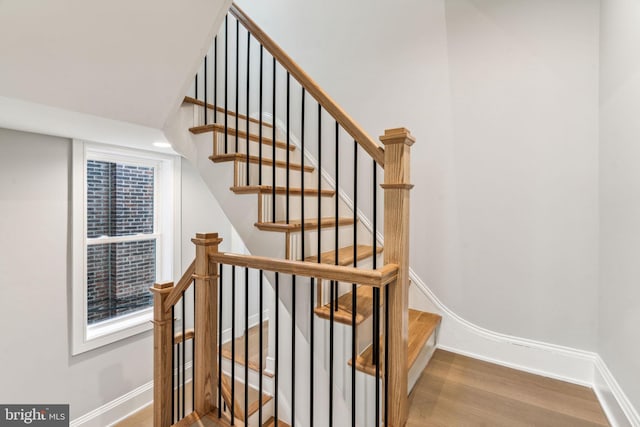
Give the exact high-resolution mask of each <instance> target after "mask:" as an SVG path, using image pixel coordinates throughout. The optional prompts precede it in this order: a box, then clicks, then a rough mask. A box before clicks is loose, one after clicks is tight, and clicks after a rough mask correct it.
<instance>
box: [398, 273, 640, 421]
mask: <svg viewBox="0 0 640 427" xmlns="http://www.w3.org/2000/svg"><path fill="white" fill-rule="evenodd" d="M409 275H410V278H411V281H412V283H413V285H415V286H416V289H417V290H418V291H419V292H420V293H422V294H423V296H425V297H426V299H427V300H428V301H422V302H420V301H415V300H413V301H411V303H412V305H417V306H416V307H415V308H419V309H422V310H429V311H434V312H437V313H439V314H441V315H442V324H441V326H440V332H439V336H438V344H437V347H438V348H441V349H443V350H448V351H452V352H454V353H458V354H462V355H465V356H469V357H473V358H474V359H480V360H484V361H487V362H491V363H495V364H498V365H502V366H507V367H509V368H514V369H518V370H520V371H525V372H530V373H533V374H536V375H542V376H545V377H549V378H555V379H558V380H561V381H566V382H570V383H574V384H579V385H583V386H586V387H590V388H593V390H594V392H595V393H596V395H597V397H598V400H599V401H600V404H601V405H602V407H603V409H604V411H605V413H606V415H607V418H608V419H609V422H610V423H611V425H612V426H614V427H628V426H631V427H640V417H639V416H638V412H637V410H636V409H635V408H634V407H633V405H632V404H631V402H630V401H629V399H628V398H627V396H626V395H625V394H624V392H623V391H622V389H621V388H620V386H619V384H618V383H617V382H616V380H615V378H614V377H613V375H612V374H611V372H610V371H609V369H608V368H607V366H606V364H605V363H604V362H603V360H602V358H601V357H600V356H599V355H598V354H597V353H594V352H590V351H584V350H578V349H574V348H570V347H564V346H559V345H555V344H549V343H544V342H540V341H534V340H530V339H525V338H519V337H514V336H511V335H506V334H501V333H498V332H494V331H490V330H487V329H485V328H482V327H480V326H478V325H474V324H473V323H471V322H468V321H466V320H464V319H462V318H461V317H460V316H458V315H457V314H455V313H453V312H452V311H451V310H449V309H448V308H447V307H446V306H445V305H444V304H442V302H441V301H440V300H439V299H438V298H437V297H436V296H435V294H434V293H433V292H432V291H431V289H429V288H428V287H427V285H426V284H425V283H424V282H423V281H422V280H421V279H420V278H419V277H418V276H417V275H416V274H415V272H413V271H412V270H411V271H410V274H409ZM421 303H422V304H421Z"/></svg>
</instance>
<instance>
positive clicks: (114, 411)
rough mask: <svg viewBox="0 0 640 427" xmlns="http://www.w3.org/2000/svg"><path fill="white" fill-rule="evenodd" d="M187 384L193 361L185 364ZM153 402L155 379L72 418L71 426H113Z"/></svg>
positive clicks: (189, 379) (189, 380)
mask: <svg viewBox="0 0 640 427" xmlns="http://www.w3.org/2000/svg"><path fill="white" fill-rule="evenodd" d="M185 368H186V378H187V379H186V380H185V384H188V383H190V382H191V373H192V369H191V368H192V364H191V361H189V362H187V363H186V364H185ZM152 402H153V380H152V381H149V382H148V383H145V384H143V385H141V386H140V387H138V388H136V389H133V390H131V391H130V392H128V393H126V394H124V395H122V396H120V397H118V398H116V399H114V400H112V401H111V402H107V403H105V404H104V405H102V406H100V407H99V408H96V409H94V410H93V411H90V412H87V413H86V414H84V415H82V416H81V417H78V418H76V419H74V420H71V422H70V423H69V426H70V427H104V426H111V425H113V424H115V423H117V422H119V421H122V420H123V419H125V418H127V417H129V416H130V415H131V414H133V413H135V412H138V411H139V410H141V409H142V408H144V407H145V406H148V405H150V404H151V403H152Z"/></svg>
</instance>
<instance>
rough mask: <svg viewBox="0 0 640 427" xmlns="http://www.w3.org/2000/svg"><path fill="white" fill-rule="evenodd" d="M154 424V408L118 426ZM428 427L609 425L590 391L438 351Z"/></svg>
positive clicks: (428, 379)
mask: <svg viewBox="0 0 640 427" xmlns="http://www.w3.org/2000/svg"><path fill="white" fill-rule="evenodd" d="M190 389H191V387H187V396H186V397H187V405H186V406H187V409H190V408H191V403H190V400H191V396H190ZM216 421H217V420H216ZM216 421H213V420H211V419H207V417H205V418H204V419H203V420H200V421H197V422H195V423H194V424H192V425H196V426H216V425H221V424H218V423H217V422H216ZM267 424H268V423H267ZM152 425H153V413H152V406H147V407H146V408H144V409H142V410H141V411H139V412H136V413H135V414H132V415H131V416H129V417H128V418H127V419H125V420H123V421H122V422H120V423H118V424H116V426H117V427H134V426H135V427H152ZM427 426H437V427H476V426H478V427H479V426H486V427H521V426H529V427H530V426H536V427H578V426H581V427H582V426H584V427H590V426H609V423H608V422H607V419H606V417H605V415H604V412H603V410H602V408H601V407H600V404H599V403H598V400H597V398H596V396H595V394H594V392H593V390H591V389H590V388H587V387H582V386H578V385H575V384H570V383H566V382H562V381H558V380H554V379H550V378H546V377H541V376H538V375H533V374H529V373H526V372H522V371H518V370H515V369H510V368H506V367H503V366H499V365H495V364H492V363H487V362H483V361H480V360H477V359H472V358H469V357H465V356H461V355H458V354H455V353H450V352H447V351H443V350H436V352H435V353H434V355H433V358H432V359H431V361H430V362H429V365H428V366H427V368H426V369H425V370H424V371H423V373H422V375H421V377H420V379H419V380H418V382H417V384H416V386H415V388H414V389H413V392H412V393H411V395H410V396H409V421H408V422H407V427H427Z"/></svg>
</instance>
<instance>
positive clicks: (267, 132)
mask: <svg viewBox="0 0 640 427" xmlns="http://www.w3.org/2000/svg"><path fill="white" fill-rule="evenodd" d="M241 114H242V115H244V113H241ZM224 116H225V115H224V112H220V111H218V112H217V114H216V115H215V121H214V113H213V109H212V108H209V109H208V116H207V123H208V124H211V123H221V124H224ZM204 123H205V120H204V107H202V106H199V105H194V106H193V126H202V125H204ZM227 125H228V126H229V127H233V128H235V127H236V116H235V115H232V114H229V115H228V116H227ZM238 128H239V129H241V130H243V131H245V130H246V129H247V121H246V120H245V119H243V118H242V117H238ZM259 130H260V124H259V123H255V122H253V121H251V120H250V121H249V132H250V133H255V134H258V132H259ZM272 132H273V129H272V128H271V127H269V126H265V125H264V124H263V126H262V134H263V135H264V136H268V137H269V138H271V136H272Z"/></svg>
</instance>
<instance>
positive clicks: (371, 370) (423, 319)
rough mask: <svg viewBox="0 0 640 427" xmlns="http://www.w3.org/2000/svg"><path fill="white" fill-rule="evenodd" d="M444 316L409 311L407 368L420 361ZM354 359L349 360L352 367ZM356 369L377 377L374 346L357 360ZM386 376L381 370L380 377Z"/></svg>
mask: <svg viewBox="0 0 640 427" xmlns="http://www.w3.org/2000/svg"><path fill="white" fill-rule="evenodd" d="M441 321H442V316H440V315H438V314H434V313H426V312H424V311H418V310H412V309H409V348H408V351H407V359H408V360H407V363H408V364H407V368H408V369H411V367H412V366H413V364H414V363H415V362H416V360H417V359H418V355H419V354H420V350H422V348H423V347H424V345H425V344H426V343H427V341H428V340H429V337H431V335H432V334H433V333H434V331H435V330H436V328H437V327H438V325H439V324H440V322H441ZM383 346H384V340H382V339H381V340H380V350H381V352H380V353H381V354H380V355H381V356H382V355H383V352H382V350H384V347H383ZM352 363H353V359H351V360H349V365H350V366H351V365H352ZM381 367H382V364H381ZM356 369H357V370H358V371H360V372H364V373H366V374H369V375H372V376H375V374H376V365H374V364H373V345H370V346H369V347H367V348H366V349H365V351H363V352H362V354H361V355H360V356H358V357H357V358H356ZM383 376H384V369H381V370H380V377H383Z"/></svg>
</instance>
